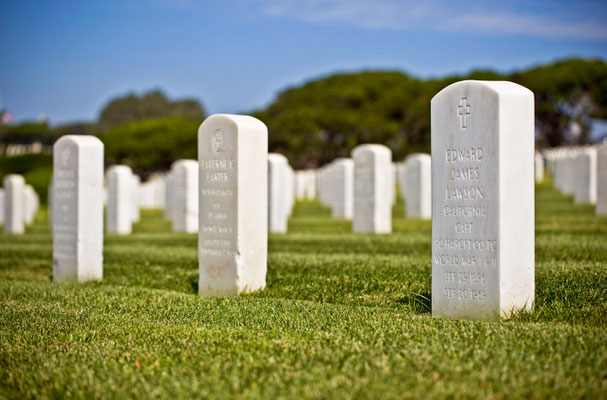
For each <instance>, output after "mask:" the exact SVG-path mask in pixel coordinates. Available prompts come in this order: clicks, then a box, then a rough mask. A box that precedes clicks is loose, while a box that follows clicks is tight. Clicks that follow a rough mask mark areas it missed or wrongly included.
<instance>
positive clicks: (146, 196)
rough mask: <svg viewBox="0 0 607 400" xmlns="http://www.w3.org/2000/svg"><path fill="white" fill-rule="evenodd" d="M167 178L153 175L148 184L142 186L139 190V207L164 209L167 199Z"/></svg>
mask: <svg viewBox="0 0 607 400" xmlns="http://www.w3.org/2000/svg"><path fill="white" fill-rule="evenodd" d="M165 179H166V177H165V176H164V175H162V174H155V175H152V176H151V177H150V178H149V179H148V180H147V181H146V182H144V183H142V184H141V189H140V190H139V205H140V207H141V208H142V209H146V210H152V209H163V208H164V205H165V204H164V202H165V199H166V197H165V196H166V195H165V188H166V183H165Z"/></svg>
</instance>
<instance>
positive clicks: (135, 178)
mask: <svg viewBox="0 0 607 400" xmlns="http://www.w3.org/2000/svg"><path fill="white" fill-rule="evenodd" d="M131 178H132V183H131V205H132V207H133V222H139V221H141V210H140V206H139V202H140V199H141V195H140V193H139V191H140V190H141V178H140V177H139V175H137V174H133V175H132V176H131Z"/></svg>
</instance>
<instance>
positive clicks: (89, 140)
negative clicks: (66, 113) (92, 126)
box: [53, 135, 103, 147]
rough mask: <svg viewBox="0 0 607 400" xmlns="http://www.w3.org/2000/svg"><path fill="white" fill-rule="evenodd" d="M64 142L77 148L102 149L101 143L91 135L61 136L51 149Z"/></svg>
mask: <svg viewBox="0 0 607 400" xmlns="http://www.w3.org/2000/svg"><path fill="white" fill-rule="evenodd" d="M65 142H68V143H74V144H76V145H78V146H95V147H103V142H102V141H101V140H99V138H98V137H96V136H92V135H64V136H61V137H60V138H59V139H58V140H57V141H56V142H55V144H54V145H53V147H55V146H58V145H60V144H63V143H65Z"/></svg>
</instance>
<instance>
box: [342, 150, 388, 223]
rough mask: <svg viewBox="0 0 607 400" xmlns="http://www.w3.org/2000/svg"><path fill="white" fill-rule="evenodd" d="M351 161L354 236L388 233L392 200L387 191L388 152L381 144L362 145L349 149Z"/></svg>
mask: <svg viewBox="0 0 607 400" xmlns="http://www.w3.org/2000/svg"><path fill="white" fill-rule="evenodd" d="M352 159H353V160H354V217H353V221H352V230H353V231H354V232H356V233H365V232H368V233H390V232H391V231H392V201H391V200H390V198H389V195H390V191H389V189H388V187H389V185H390V182H391V181H392V179H391V178H390V174H391V171H390V164H391V162H392V152H391V151H390V149H389V148H388V147H386V146H384V145H381V144H363V145H359V146H356V147H355V148H354V149H353V150H352Z"/></svg>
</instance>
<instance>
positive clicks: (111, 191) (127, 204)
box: [106, 165, 133, 235]
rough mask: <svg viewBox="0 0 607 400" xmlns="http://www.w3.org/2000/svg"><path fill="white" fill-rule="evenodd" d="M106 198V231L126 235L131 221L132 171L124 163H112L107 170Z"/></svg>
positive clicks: (130, 227)
mask: <svg viewBox="0 0 607 400" xmlns="http://www.w3.org/2000/svg"><path fill="white" fill-rule="evenodd" d="M106 174H107V183H108V200H107V216H106V230H107V233H116V234H120V235H127V234H129V233H131V229H132V223H133V197H132V194H131V188H132V186H133V185H132V183H133V171H131V168H129V167H127V166H126V165H114V166H112V167H110V168H108V170H107V173H106Z"/></svg>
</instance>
